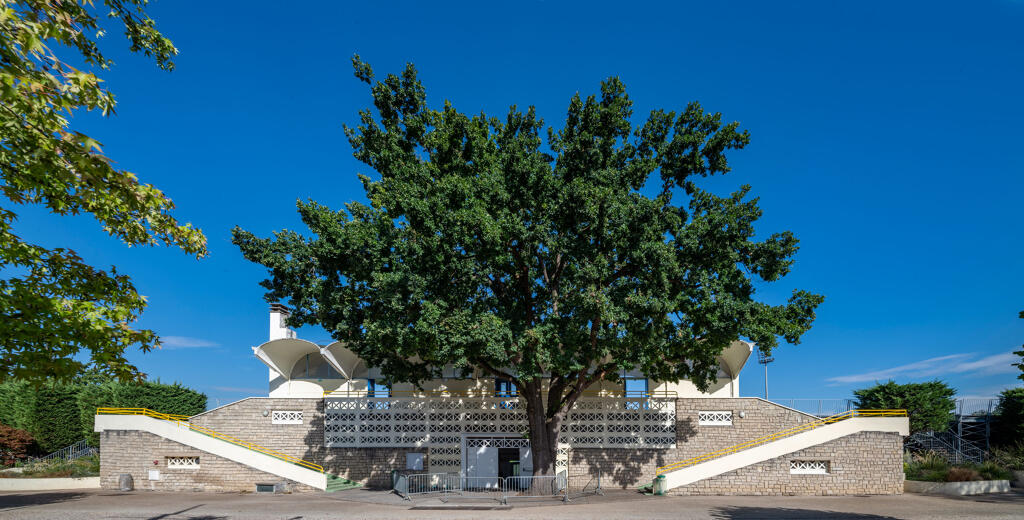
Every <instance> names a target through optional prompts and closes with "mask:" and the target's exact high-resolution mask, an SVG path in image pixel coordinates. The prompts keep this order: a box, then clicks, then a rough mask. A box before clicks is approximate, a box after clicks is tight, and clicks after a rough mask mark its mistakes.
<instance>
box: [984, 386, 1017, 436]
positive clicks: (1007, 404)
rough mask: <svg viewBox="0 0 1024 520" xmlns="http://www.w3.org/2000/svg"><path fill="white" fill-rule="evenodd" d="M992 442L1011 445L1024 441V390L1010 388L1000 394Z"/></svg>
mask: <svg viewBox="0 0 1024 520" xmlns="http://www.w3.org/2000/svg"><path fill="white" fill-rule="evenodd" d="M993 426H994V428H993V431H992V441H993V443H995V444H998V445H1003V446H1007V445H1011V444H1014V443H1017V442H1020V441H1021V440H1022V439H1024V388H1010V389H1007V390H1003V391H1002V393H1000V394H999V404H998V405H996V413H995V421H994V424H993Z"/></svg>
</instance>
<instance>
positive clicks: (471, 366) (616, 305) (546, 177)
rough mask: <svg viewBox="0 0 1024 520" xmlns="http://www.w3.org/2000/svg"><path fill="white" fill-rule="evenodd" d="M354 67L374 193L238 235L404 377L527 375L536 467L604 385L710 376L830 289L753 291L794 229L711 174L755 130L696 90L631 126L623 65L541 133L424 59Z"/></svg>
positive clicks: (289, 289)
mask: <svg viewBox="0 0 1024 520" xmlns="http://www.w3.org/2000/svg"><path fill="white" fill-rule="evenodd" d="M353 64H354V66H355V69H356V76H357V77H358V78H359V79H360V80H362V81H364V82H366V83H367V84H370V85H371V92H372V94H373V103H374V106H375V108H376V117H375V116H374V114H373V113H372V112H371V111H370V110H364V111H362V112H361V123H360V124H359V126H358V127H357V128H347V127H346V133H347V135H348V139H349V143H350V144H351V145H352V147H353V148H354V150H355V154H354V155H355V157H356V158H357V159H359V160H360V161H362V162H364V163H365V164H367V165H368V166H370V167H371V168H373V169H374V170H376V171H377V173H378V174H379V175H380V177H379V179H378V180H372V179H371V178H370V177H367V176H360V178H361V179H362V182H363V186H364V189H365V190H366V195H367V197H368V199H369V202H370V204H369V205H364V204H360V203H357V202H353V203H350V204H348V205H347V206H346V209H344V210H341V211H334V210H331V209H329V208H327V207H324V206H322V205H320V204H318V203H316V202H308V203H302V202H300V203H299V204H298V209H299V214H300V215H301V217H302V220H303V221H304V222H305V224H306V225H307V226H309V228H310V230H311V231H312V232H313V234H314V235H315V238H312V239H307V238H305V237H303V236H301V235H300V234H298V233H296V232H293V231H282V232H279V233H276V234H275V236H274V237H273V238H271V239H265V238H258V237H256V236H255V235H253V234H252V233H250V232H247V231H243V230H241V229H238V228H236V229H235V230H234V238H233V239H234V243H235V244H237V245H238V246H239V247H240V248H241V250H242V253H243V254H244V255H245V257H246V258H247V259H249V260H251V261H254V262H257V263H259V264H262V265H264V266H266V267H267V268H268V269H269V273H270V279H268V280H266V281H264V282H263V286H264V287H266V288H267V289H269V293H268V294H267V298H268V300H271V301H285V300H287V301H288V303H290V304H291V306H292V307H293V311H294V312H293V313H292V315H291V317H290V318H289V323H290V324H292V325H301V324H317V325H321V326H323V327H324V328H325V329H326V330H327V331H328V332H329V333H330V334H331V335H332V336H333V337H334V338H335V339H337V340H340V341H344V342H346V343H347V344H348V346H349V347H350V348H352V350H353V351H355V352H356V353H357V354H358V355H360V356H361V357H362V358H363V359H365V360H366V362H367V363H368V364H370V365H372V366H378V367H381V369H382V371H383V373H384V374H386V375H387V376H388V377H389V378H390V379H391V380H392V381H403V382H412V383H420V382H422V381H423V380H425V379H429V378H434V377H440V376H441V370H442V369H443V367H445V365H447V364H451V365H453V366H455V367H456V368H457V369H462V370H465V371H467V372H468V371H473V370H477V371H480V372H482V373H485V374H488V375H490V376H493V377H497V378H504V379H508V380H510V381H512V382H513V383H514V384H515V385H516V387H517V388H518V390H519V393H520V395H521V399H522V400H523V401H524V402H525V408H526V415H527V420H528V422H529V438H530V443H531V445H532V453H533V462H534V464H533V467H534V471H535V472H537V473H538V474H551V473H553V471H554V462H555V453H556V449H557V444H558V438H559V434H560V430H561V426H562V424H563V422H564V421H565V419H566V416H567V414H568V413H569V410H570V409H571V408H572V407H573V405H574V404H575V403H576V401H577V400H578V399H579V398H580V396H581V395H582V394H583V392H584V391H586V390H587V389H588V388H590V387H591V385H594V384H595V383H597V382H599V381H601V380H610V381H617V380H619V377H620V374H622V372H623V371H624V370H632V369H639V370H641V371H642V372H643V373H644V374H646V375H647V377H649V378H652V379H654V380H662V381H676V380H680V379H690V380H691V381H693V383H694V384H695V385H696V386H697V387H698V388H701V389H706V388H708V386H709V384H710V383H711V382H713V381H714V380H715V378H716V373H717V371H718V361H717V357H718V355H719V354H720V353H721V352H722V350H723V349H725V347H726V346H728V345H729V343H730V342H732V341H735V340H737V339H738V338H741V337H745V338H749V339H752V340H754V341H756V342H757V343H758V344H759V346H760V348H761V349H763V350H764V351H766V352H767V351H770V350H771V349H772V348H774V347H775V346H776V345H777V344H778V338H779V337H782V338H784V339H785V340H786V341H788V342H790V343H798V342H799V338H800V336H801V335H802V334H803V333H804V332H806V331H807V330H808V329H809V328H810V327H811V323H812V321H813V319H814V310H815V308H816V307H817V306H818V305H819V304H820V303H821V302H822V300H823V297H822V296H820V295H817V294H812V293H809V292H804V291H794V293H793V295H792V297H791V298H790V299H789V302H788V303H784V304H781V305H770V304H768V303H763V302H760V301H758V300H756V299H755V298H754V293H755V280H763V281H769V282H770V281H774V280H778V279H780V278H782V277H783V276H784V275H786V274H787V273H788V272H789V269H790V267H791V266H792V263H793V255H794V254H795V253H796V251H797V239H796V238H795V237H794V236H793V234H792V233H790V232H783V233H776V234H772V235H769V236H767V237H766V238H765V239H763V240H755V239H754V236H755V230H754V223H755V221H756V220H757V219H758V218H759V217H760V216H761V210H760V209H759V208H758V205H757V199H752V200H751V199H748V198H747V195H748V193H749V187H747V186H744V187H743V188H741V189H740V190H739V191H737V192H736V193H733V194H732V195H730V196H727V197H719V196H716V195H714V194H712V193H710V192H708V191H706V190H704V189H702V188H700V187H699V186H698V180H699V179H700V178H703V177H707V176H709V175H714V174H724V173H726V172H728V171H729V165H728V163H727V161H726V155H725V154H726V151H728V150H731V149H739V148H742V147H744V146H745V145H746V144H747V143H748V141H749V137H748V134H747V132H746V131H740V130H739V125H738V123H723V122H722V118H721V115H720V114H709V113H705V112H704V110H703V109H702V108H701V106H700V105H699V104H697V103H691V104H690V105H688V106H687V107H686V109H685V110H683V111H682V112H680V113H678V114H677V113H674V112H667V111H664V110H655V111H652V112H651V113H650V115H649V117H648V118H647V120H646V122H644V123H643V124H642V125H640V127H639V128H636V129H634V128H633V126H632V116H633V110H632V102H631V101H630V99H629V97H628V96H627V95H626V90H625V86H624V85H623V83H622V82H621V81H619V79H618V78H611V79H608V80H606V81H604V82H603V83H602V84H601V93H600V95H597V96H594V95H591V96H588V97H586V98H583V97H581V96H580V95H579V94H576V95H574V96H573V97H572V99H571V100H570V102H569V107H568V114H567V117H566V122H565V125H564V126H563V127H562V128H561V129H558V130H555V129H553V128H549V129H548V131H547V147H546V148H545V147H544V146H543V139H542V137H541V133H542V132H543V128H544V123H543V121H541V120H540V119H538V118H537V115H536V113H535V110H534V108H533V107H530V108H529V109H527V110H526V112H521V111H519V110H518V109H517V108H516V107H515V106H513V107H511V109H510V110H509V111H508V114H507V116H506V117H505V118H504V119H503V120H502V119H499V118H495V117H489V116H487V115H485V114H479V115H476V116H469V115H465V114H463V113H461V112H459V111H457V110H456V109H455V108H454V107H453V106H452V105H451V104H450V103H445V104H444V107H443V108H441V109H430V108H428V107H427V104H426V93H425V90H424V88H423V86H422V85H421V83H420V81H419V79H418V78H417V74H416V70H415V68H414V67H413V66H412V65H409V66H407V67H406V69H405V71H404V72H403V73H402V74H401V75H400V76H399V75H388V76H387V77H386V78H385V79H384V80H383V81H380V82H376V83H374V82H373V72H372V71H371V69H370V66H369V65H368V64H366V63H364V62H362V61H361V60H359V58H358V57H356V58H355V59H354V60H353ZM677 198H682V199H684V200H683V202H682V203H676V202H674V199H677Z"/></svg>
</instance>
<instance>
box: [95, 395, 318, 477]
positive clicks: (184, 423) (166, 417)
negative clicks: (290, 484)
mask: <svg viewBox="0 0 1024 520" xmlns="http://www.w3.org/2000/svg"><path fill="white" fill-rule="evenodd" d="M96 415H143V416H146V417H152V418H154V419H160V420H163V421H169V422H173V423H175V424H177V425H178V426H181V427H183V428H188V429H190V430H192V431H194V432H197V433H202V434H203V435H207V436H210V437H213V438H214V439H219V440H222V441H224V442H229V443H231V444H234V445H236V446H241V447H243V448H245V449H248V450H252V451H255V452H257V453H262V454H264V455H268V456H270V457H274V458H275V459H280V460H283V461H285V462H291V463H292V464H295V465H296V466H302V467H303V468H306V469H311V470H314V471H319V472H320V473H323V472H324V467H323V466H321V465H319V464H314V463H312V462H309V461H307V460H303V459H300V458H298V457H293V456H291V455H288V454H287V453H281V452H279V451H276V450H272V449H270V448H264V447H263V446H260V445H258V444H253V443H251V442H249V441H244V440H242V439H239V438H236V437H232V436H230V435H226V434H223V433H220V432H217V431H214V430H211V429H209V428H205V427H203V426H199V425H196V424H192V423H190V422H189V421H188V417H187V416H184V415H173V414H166V413H160V412H156V411H153V410H150V409H149V408H103V407H101V408H97V409H96Z"/></svg>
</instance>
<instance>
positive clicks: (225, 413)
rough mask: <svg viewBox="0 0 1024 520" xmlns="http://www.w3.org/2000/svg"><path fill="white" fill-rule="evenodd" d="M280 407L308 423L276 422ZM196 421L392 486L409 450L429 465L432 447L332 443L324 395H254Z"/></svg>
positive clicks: (360, 478) (368, 482) (330, 469)
mask: <svg viewBox="0 0 1024 520" xmlns="http://www.w3.org/2000/svg"><path fill="white" fill-rule="evenodd" d="M275 410H278V411H301V412H302V424H273V420H272V418H273V412H274V411H275ZM264 413H266V414H267V415H266V416H264ZM191 422H192V423H193V424H195V425H197V426H203V427H205V428H209V429H211V430H214V431H217V432H220V433H224V434H227V435H231V436H233V437H237V438H239V439H242V440H246V441H249V442H253V443H256V444H259V445H260V446H263V447H266V448H270V449H273V450H277V451H280V452H282V453H286V454H288V455H291V456H294V457H299V458H301V459H304V460H308V461H310V462H314V463H316V464H320V465H322V466H323V467H324V469H325V470H326V471H327V472H328V473H332V474H335V475H338V476H341V477H345V478H347V479H349V480H354V481H356V482H359V483H361V484H363V485H366V486H368V487H390V486H391V470H403V469H405V454H406V453H423V454H424V456H423V458H424V467H427V466H426V465H427V464H429V460H428V458H429V453H428V450H427V448H345V449H339V448H326V447H325V446H324V401H323V399H312V398H259V397H251V398H249V399H243V400H241V401H238V402H235V403H232V404H229V405H226V406H223V407H220V408H216V409H213V410H210V411H208V412H206V413H203V414H200V415H197V416H195V417H193V418H192V420H191Z"/></svg>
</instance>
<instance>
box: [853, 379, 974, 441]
mask: <svg viewBox="0 0 1024 520" xmlns="http://www.w3.org/2000/svg"><path fill="white" fill-rule="evenodd" d="M955 394H956V390H953V389H952V388H950V387H949V385H947V384H946V383H943V382H942V381H938V380H936V381H930V382H927V383H908V384H904V385H899V384H896V382H894V381H889V382H886V383H879V384H876V385H875V386H872V387H869V388H862V389H860V390H856V391H854V392H853V395H854V396H855V397H856V398H857V407H858V408H862V409H905V410H906V411H907V415H909V416H910V433H912V434H913V433H917V432H927V431H944V430H946V428H948V427H949V423H950V421H952V420H953V409H954V408H955V407H956V401H954V400H953V396H954V395H955Z"/></svg>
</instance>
